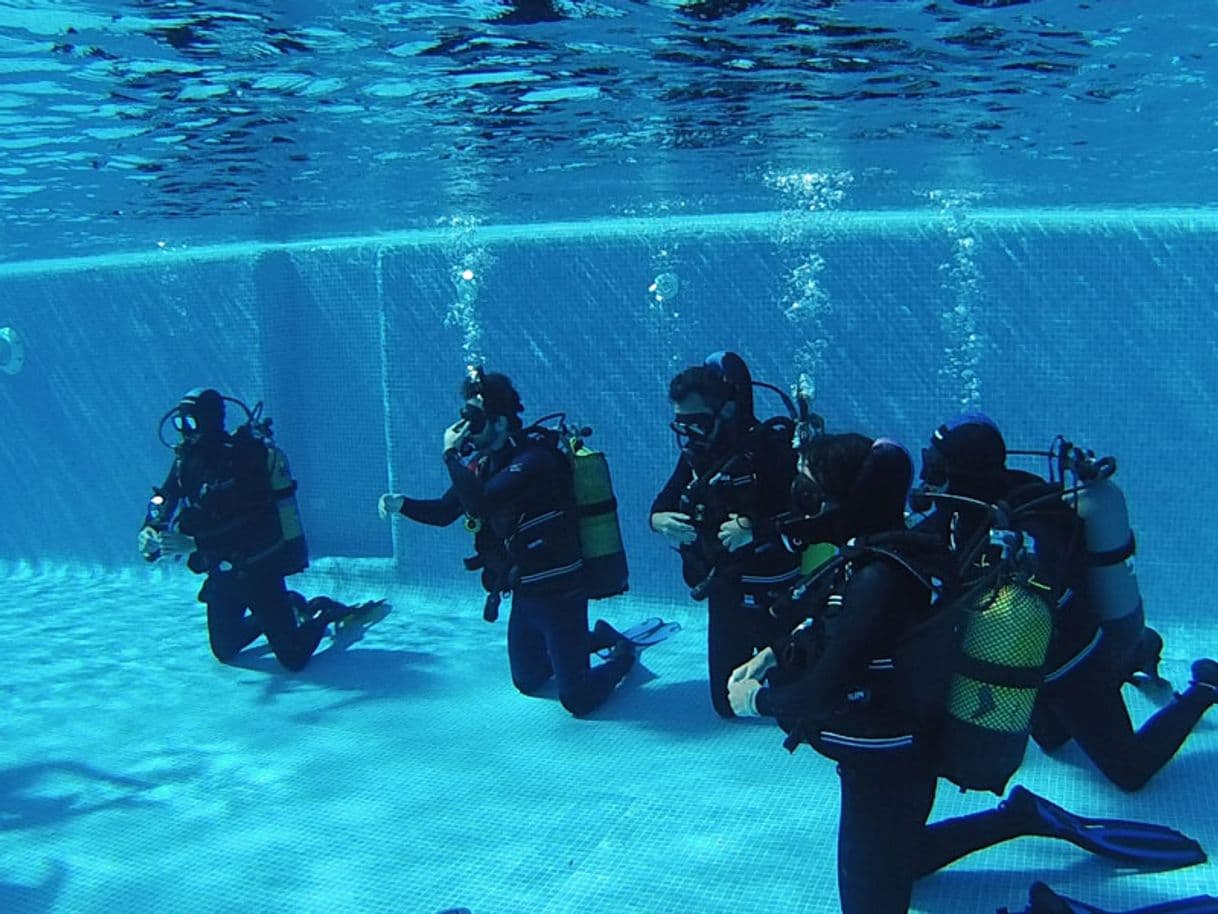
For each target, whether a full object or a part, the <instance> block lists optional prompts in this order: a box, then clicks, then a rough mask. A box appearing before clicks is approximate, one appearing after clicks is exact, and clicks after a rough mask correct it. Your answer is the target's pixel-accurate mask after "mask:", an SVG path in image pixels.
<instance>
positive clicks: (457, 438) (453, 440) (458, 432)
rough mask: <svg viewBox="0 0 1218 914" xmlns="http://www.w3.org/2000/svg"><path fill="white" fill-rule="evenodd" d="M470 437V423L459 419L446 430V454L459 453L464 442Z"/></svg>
mask: <svg viewBox="0 0 1218 914" xmlns="http://www.w3.org/2000/svg"><path fill="white" fill-rule="evenodd" d="M468 437H469V423H468V422H467V421H465V420H464V419H459V420H457V421H456V422H454V423H453V424H452V425H450V426H449V427H448V428H446V429H444V453H446V454H447V453H448V452H449V451H459V450H460V449H461V444H462V442H464V441H465V439H466V438H468Z"/></svg>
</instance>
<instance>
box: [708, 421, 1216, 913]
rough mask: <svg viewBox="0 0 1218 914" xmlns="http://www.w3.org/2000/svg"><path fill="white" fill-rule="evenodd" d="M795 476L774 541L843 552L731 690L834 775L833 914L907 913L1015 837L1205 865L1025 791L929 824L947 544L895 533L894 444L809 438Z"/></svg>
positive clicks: (1196, 854)
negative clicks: (939, 597) (921, 884)
mask: <svg viewBox="0 0 1218 914" xmlns="http://www.w3.org/2000/svg"><path fill="white" fill-rule="evenodd" d="M799 473H800V476H799V477H798V478H797V480H796V483H795V484H794V485H793V487H792V514H791V517H790V518H789V519H787V520H785V521H784V522H783V523H782V526H783V528H784V535H785V536H786V537H787V538H788V539H790V540H795V539H798V540H801V541H803V542H808V543H834V544H836V545H837V546H838V552H837V555H836V556H835V557H834V558H833V559H831V560H830V561H828V562H826V563H825V564H823V565H822V566H821V567H820V568H819V569H817V570H816V571H814V572H813V573H812V574H810V575H808V576H805V577H804V578H802V579H801V581H800V583H799V585H798V586H797V587H796V588H795V591H794V592H793V595H792V598H793V599H794V600H795V602H796V603H797V605H798V606H799V607H800V608H801V609H802V610H803V612H804V615H805V617H806V618H805V621H804V622H803V623H802V624H801V625H800V626H799V627H798V628H797V629H796V630H795V631H794V632H792V633H791V635H790V636H788V637H786V638H784V639H782V640H781V641H779V642H778V643H776V644H775V645H774V646H771V647H769V648H767V649H766V650H764V651H761V652H760V653H758V654H757V655H756V656H755V657H754V658H753V659H752V660H750V661H749V662H748V663H746V664H743V665H742V666H740V667H739V668H737V669H736V670H735V671H734V672H733V673H732V676H731V678H730V680H729V682H728V692H729V695H730V697H731V701H732V707H733V708H734V709H735V711H736V713H737V714H739V715H742V716H766V717H774V718H776V719H777V721H778V723H779V725H780V726H781V727H782V729H783V730H784V731H786V733H787V734H788V738H787V740H786V742H785V743H784V745H785V747H786V748H787V749H788V750H789V751H792V752H793V751H795V749H796V748H797V747H798V746H799V745H800V744H802V743H805V742H806V743H808V744H809V745H811V746H812V748H813V749H814V750H815V751H816V752H818V753H819V754H821V755H824V756H826V757H827V758H829V759H831V760H833V761H835V762H836V763H837V766H838V773H839V776H840V779H841V812H840V821H839V825H838V892H839V897H840V900H841V909H842V911H843V914H903V912H906V911H907V910H908V908H909V905H910V898H911V894H912V890H913V884H914V882H915V881H916V880H917V879H919V878H921V877H923V876H926V875H929V874H930V873H932V872H935V871H936V870H938V869H940V868H942V867H944V866H947V865H948V864H950V863H952V862H954V861H955V860H958V859H960V858H962V857H964V856H966V855H968V854H971V853H973V852H974V851H977V850H981V849H983V848H986V847H990V846H993V845H995V844H998V843H1000V842H1003V841H1007V840H1010V839H1012V838H1016V837H1020V836H1042V837H1051V838H1056V839H1059V840H1063V841H1067V842H1070V843H1072V844H1075V845H1076V846H1077V847H1079V848H1080V849H1082V850H1086V851H1088V852H1091V853H1095V854H1098V855H1102V856H1105V857H1108V858H1110V859H1112V860H1114V861H1116V862H1118V863H1120V864H1122V865H1125V866H1142V867H1150V866H1154V867H1156V868H1160V869H1163V868H1171V867H1178V866H1187V865H1192V864H1195V863H1199V862H1202V861H1204V859H1205V854H1204V852H1203V851H1202V850H1201V848H1200V846H1199V845H1197V843H1196V842H1194V841H1192V840H1191V839H1189V838H1187V837H1186V836H1184V835H1181V834H1180V833H1178V832H1175V831H1173V830H1172V829H1169V828H1166V827H1163V826H1157V825H1151V824H1143V823H1136V822H1122V821H1116V820H1096V819H1085V818H1083V817H1081V816H1077V815H1074V814H1073V813H1070V812H1067V811H1066V810H1064V809H1062V808H1061V807H1059V806H1055V805H1054V804H1052V803H1050V802H1049V801H1047V800H1045V799H1043V798H1042V797H1039V796H1037V795H1035V794H1033V793H1031V792H1030V791H1028V790H1026V789H1024V788H1022V787H1015V788H1014V789H1012V790H1011V792H1010V794H1009V796H1008V797H1007V799H1005V800H1004V801H1002V802H1001V803H999V805H998V806H997V807H996V808H995V809H991V810H986V811H984V812H980V813H977V814H974V815H969V816H962V817H959V818H954V819H948V820H944V821H940V822H935V823H933V824H928V823H927V819H928V818H929V815H930V812H931V807H932V805H933V802H934V797H935V791H936V787H937V781H938V777H939V776H940V772H941V770H942V768H943V752H942V749H943V742H942V740H941V733H942V732H943V730H944V725H945V717H946V701H945V692H946V682H945V680H946V679H947V675H946V674H947V673H950V660H951V654H950V652H951V650H952V639H951V638H950V637H949V636H948V631H946V630H945V628H944V626H942V625H936V624H935V623H936V621H937V620H940V619H942V620H946V621H949V622H950V621H951V619H952V618H953V617H952V616H951V615H949V614H946V613H945V612H944V611H943V609H942V608H940V607H939V605H938V603H937V602H936V600H935V599H934V597H935V595H936V592H937V591H938V590H939V587H940V583H941V582H940V580H939V575H940V574H946V573H948V572H947V565H948V564H949V562H948V557H949V555H950V553H949V552H948V549H947V547H946V545H945V544H944V542H943V540H944V538H943V537H942V536H940V535H938V534H934V533H919V532H915V531H907V530H906V529H905V519H904V507H905V499H906V495H907V492H908V488H909V484H910V482H911V480H912V477H913V465H912V461H911V460H910V457H909V454H908V453H907V452H906V450H905V449H904V448H903V447H901V446H900V445H899V444H897V443H896V442H893V441H890V440H888V439H883V438H880V439H871V438H869V437H866V436H863V435H858V434H837V435H829V434H823V433H822V434H818V435H815V436H812V437H808V438H805V439H804V440H803V441H802V443H801V447H800V460H799ZM920 635H926V637H921V636H920Z"/></svg>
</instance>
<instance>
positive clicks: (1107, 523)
mask: <svg viewBox="0 0 1218 914" xmlns="http://www.w3.org/2000/svg"><path fill="white" fill-rule="evenodd" d="M1065 501H1066V503H1067V504H1070V505H1072V506H1073V507H1074V508H1075V509H1076V510H1077V511H1078V516H1079V517H1080V518H1081V519H1082V521H1083V542H1084V543H1085V544H1086V547H1087V554H1086V556H1085V561H1086V564H1087V573H1086V581H1087V585H1086V587H1087V596H1088V598H1089V599H1090V601H1091V604H1092V606H1093V607H1094V608H1095V612H1096V614H1097V615H1098V616H1099V617H1100V619H1101V620H1102V621H1104V622H1111V621H1113V620H1115V619H1123V618H1125V617H1126V616H1128V615H1130V614H1131V613H1133V612H1136V611H1137V610H1138V609H1140V608H1141V606H1142V593H1141V591H1140V590H1139V589H1138V578H1137V575H1135V574H1134V570H1133V563H1132V562H1131V561H1130V558H1131V557H1132V556H1133V553H1134V537H1133V531H1132V530H1130V528H1129V509H1128V507H1127V506H1126V504H1125V495H1124V493H1123V492H1122V491H1121V490H1120V488H1119V487H1118V486H1117V484H1116V483H1114V482H1113V481H1112V480H1111V479H1110V478H1108V477H1102V478H1099V479H1095V480H1093V481H1091V482H1088V483H1086V484H1085V485H1084V486H1083V487H1082V488H1081V489H1079V490H1078V491H1075V492H1072V493H1070V494H1068V495H1066V496H1065Z"/></svg>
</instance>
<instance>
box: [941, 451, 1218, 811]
mask: <svg viewBox="0 0 1218 914" xmlns="http://www.w3.org/2000/svg"><path fill="white" fill-rule="evenodd" d="M1004 479H1005V483H1004V485H1003V487H1002V488H1001V489H999V490H995V491H992V492H989V493H987V495H988V496H989V497H991V498H993V499H994V500H998V499H1002V500H1004V501H1006V502H1007V503H1009V504H1011V505H1019V504H1023V503H1025V502H1026V501H1027V500H1028V499H1029V498H1031V497H1036V496H1037V495H1038V494H1039V493H1043V492H1045V491H1047V488H1048V484H1047V483H1045V481H1044V480H1043V479H1041V478H1040V477H1037V476H1034V475H1033V474H1030V473H1025V472H1022V471H1017V470H1010V471H1007V473H1006V475H1005V477H1004ZM937 513H938V512H936V513H935V514H932V515H931V517H930V518H928V521H927V523H926V525H925V527H931V526H940V527H941V526H942V525H943V521H942V520H941V519H938V518H937V517H936V514H937ZM1055 515H1056V516H1055ZM1074 523H1077V521H1076V519H1075V515H1074V512H1073V511H1072V510H1070V509H1069V508H1067V507H1064V506H1060V503H1058V502H1056V501H1055V502H1053V503H1051V506H1050V508H1049V509H1046V510H1045V511H1044V512H1043V513H1042V514H1041V515H1040V516H1039V517H1034V519H1032V520H1031V521H1029V522H1027V526H1028V529H1029V532H1030V533H1031V534H1032V535H1033V536H1034V537H1035V539H1036V548H1037V552H1038V555H1039V558H1040V559H1041V563H1042V565H1043V566H1044V567H1046V568H1047V569H1048V570H1047V574H1048V576H1049V578H1050V580H1049V583H1050V584H1052V585H1053V586H1054V587H1055V588H1056V589H1057V590H1059V591H1060V592H1062V599H1061V601H1060V602H1059V603H1058V605H1057V607H1056V609H1055V611H1054V620H1053V640H1052V642H1051V644H1050V647H1049V656H1048V658H1047V659H1046V663H1045V668H1046V670H1047V673H1046V677H1045V684H1044V686H1043V687H1042V689H1041V691H1040V694H1039V696H1038V698H1037V702H1036V710H1035V714H1034V716H1033V720H1032V737H1033V739H1035V740H1036V742H1037V743H1038V744H1039V745H1040V746H1041V747H1042V748H1043V749H1044V750H1045V751H1050V752H1051V751H1053V750H1055V749H1058V748H1060V747H1061V746H1063V745H1064V744H1065V743H1067V742H1069V741H1070V740H1071V739H1073V740H1074V741H1075V742H1076V743H1077V744H1078V747H1079V748H1080V749H1081V750H1082V751H1083V753H1084V754H1085V755H1086V756H1087V757H1088V758H1090V759H1091V761H1092V762H1093V763H1094V764H1095V766H1096V768H1098V769H1099V770H1100V772H1101V773H1102V774H1103V775H1104V777H1106V778H1107V779H1108V780H1109V781H1111V782H1112V783H1113V784H1115V785H1116V786H1117V787H1119V788H1121V789H1122V790H1126V791H1134V790H1138V789H1139V788H1141V787H1143V786H1144V785H1145V784H1146V782H1147V781H1149V780H1150V778H1151V777H1152V776H1154V774H1155V773H1156V772H1158V771H1159V770H1160V769H1161V768H1162V767H1163V766H1164V765H1166V764H1167V763H1168V762H1169V761H1170V760H1171V758H1172V757H1173V756H1174V755H1175V754H1176V752H1177V751H1178V750H1179V749H1180V747H1181V746H1182V745H1183V744H1184V741H1185V739H1187V738H1188V735H1189V733H1191V732H1192V730H1193V728H1194V727H1195V726H1196V725H1197V722H1198V721H1199V720H1200V719H1201V717H1202V715H1204V713H1205V711H1206V709H1207V708H1208V707H1209V706H1210V698H1209V693H1208V691H1207V690H1204V689H1195V688H1189V689H1186V690H1185V691H1184V692H1183V693H1181V694H1179V695H1176V696H1175V697H1174V698H1173V699H1172V700H1171V701H1170V702H1168V704H1166V705H1165V706H1164V707H1162V708H1160V709H1159V710H1158V711H1156V712H1155V713H1154V714H1153V715H1151V717H1150V718H1149V719H1148V720H1147V721H1146V722H1145V723H1144V724H1143V725H1142V726H1141V727H1140V728H1138V729H1136V730H1135V729H1134V726H1133V721H1132V719H1131V718H1130V716H1129V710H1128V708H1127V707H1126V705H1125V699H1124V697H1123V696H1122V694H1121V687H1122V685H1123V684H1124V682H1125V681H1126V680H1127V679H1128V677H1129V673H1130V670H1131V668H1132V664H1133V661H1132V659H1131V658H1132V656H1133V654H1134V653H1135V652H1136V650H1137V647H1138V644H1139V643H1140V640H1141V636H1142V632H1143V629H1144V628H1145V620H1144V617H1143V613H1142V609H1141V607H1140V606H1139V607H1138V609H1137V610H1135V611H1134V612H1133V613H1130V614H1129V615H1126V616H1124V617H1123V618H1120V619H1114V620H1107V621H1105V620H1101V618H1100V616H1099V613H1098V612H1097V611H1096V608H1095V607H1094V605H1093V604H1092V603H1091V601H1090V600H1089V598H1088V594H1087V587H1086V581H1085V572H1086V565H1085V561H1084V552H1083V548H1084V547H1083V545H1082V530H1081V527H1080V528H1078V529H1071V525H1072V524H1074Z"/></svg>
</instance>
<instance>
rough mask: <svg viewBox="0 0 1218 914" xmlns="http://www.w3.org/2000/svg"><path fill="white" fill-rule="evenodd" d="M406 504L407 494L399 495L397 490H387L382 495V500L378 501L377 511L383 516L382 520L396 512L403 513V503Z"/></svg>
mask: <svg viewBox="0 0 1218 914" xmlns="http://www.w3.org/2000/svg"><path fill="white" fill-rule="evenodd" d="M404 504H406V496H405V495H398V494H397V493H396V492H386V493H385V494H384V495H382V496H381V500H380V501H378V502H377V503H376V513H377V514H379V515H380V516H381V520H388V519H389V518H391V517H393V515H395V514H401V513H402V505H404Z"/></svg>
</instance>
